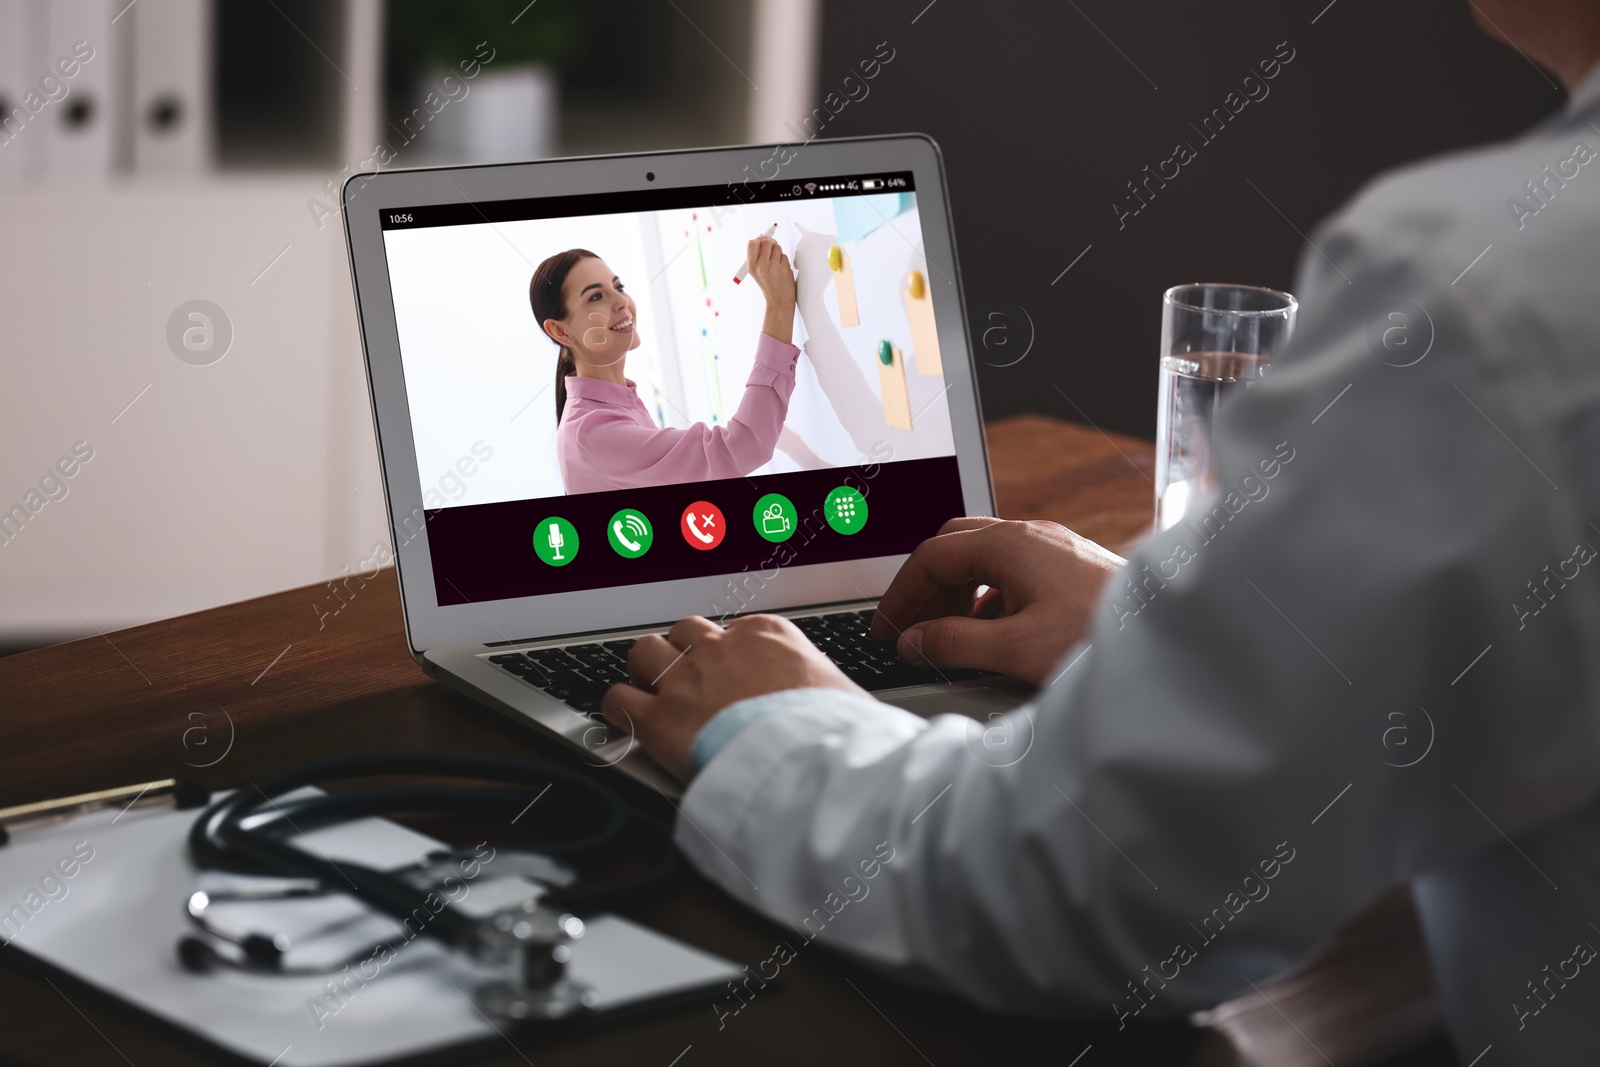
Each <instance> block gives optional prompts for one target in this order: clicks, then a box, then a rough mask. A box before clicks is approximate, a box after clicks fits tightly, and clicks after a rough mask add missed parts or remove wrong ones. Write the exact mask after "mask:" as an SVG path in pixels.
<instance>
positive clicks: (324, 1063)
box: [0, 808, 744, 1067]
mask: <svg viewBox="0 0 1600 1067" xmlns="http://www.w3.org/2000/svg"><path fill="white" fill-rule="evenodd" d="M198 814H199V812H198V811H194V810H190V811H178V810H172V809H170V808H132V809H128V810H116V809H105V810H99V811H93V812H90V813H87V814H83V815H78V816H76V817H73V818H69V819H66V820H63V821H59V822H55V823H52V824H50V825H46V826H32V827H27V828H21V829H16V830H14V833H13V836H12V839H11V841H10V843H9V844H7V845H5V846H4V847H0V941H5V942H7V943H8V944H9V946H10V948H12V949H15V950H16V951H17V952H18V953H19V954H20V955H21V958H22V959H24V960H26V961H28V962H30V963H32V964H34V965H36V966H37V967H38V968H40V969H42V970H44V971H45V973H46V974H60V975H64V976H66V977H68V978H70V979H72V980H75V981H76V982H79V983H82V984H83V985H87V986H90V987H92V988H94V989H96V990H97V991H99V992H101V993H104V994H106V995H108V996H110V997H113V998H116V999H117V1000H120V1001H122V1002H123V1003H124V1004H125V1005H127V1006H129V1007H131V1008H133V1009H136V1010H137V1011H139V1012H142V1013H144V1014H146V1015H148V1016H152V1017H154V1018H155V1019H156V1020H158V1021H159V1022H160V1023H162V1024H165V1026H166V1027H167V1028H169V1029H176V1030H179V1031H183V1032H185V1033H186V1035H187V1036H188V1037H189V1038H190V1039H191V1040H198V1041H199V1042H201V1043H203V1044H205V1045H207V1046H210V1047H211V1048H213V1049H215V1050H219V1051H221V1052H223V1053H225V1054H227V1055H228V1056H229V1057H230V1058H232V1059H234V1060H235V1061H237V1062H245V1063H259V1064H275V1065H276V1067H336V1065H347V1064H366V1063H378V1062H390V1061H393V1060H395V1059H400V1058H408V1057H416V1056H425V1055H429V1054H438V1053H442V1052H444V1051H446V1050H449V1049H452V1048H454V1047H456V1046H460V1045H462V1044H465V1043H478V1042H494V1043H499V1042H501V1041H502V1040H503V1038H502V1036H501V1034H500V1032H499V1031H498V1030H497V1029H496V1028H495V1025H494V1024H491V1023H490V1022H489V1021H488V1020H487V1019H485V1018H484V1017H483V1016H482V1015H481V1014H480V1013H479V1011H478V1009H477V1007H476V1006H475V1005H474V1004H473V1002H472V1000H471V992H472V990H473V988H474V986H475V985H476V984H477V983H478V982H479V981H481V980H482V979H483V978H484V977H486V975H485V974H484V973H483V972H481V971H478V970H476V969H475V968H474V967H473V966H472V965H471V964H470V963H468V962H467V961H465V960H463V959H461V958H459V957H458V956H457V955H456V954H454V953H451V952H449V951H447V950H446V949H445V948H444V947H443V946H441V945H439V944H437V943H436V942H434V941H432V939H429V938H421V937H419V938H417V939H415V940H414V941H411V942H409V943H408V944H406V945H405V946H404V947H403V948H402V949H400V951H399V952H397V953H396V958H395V961H394V962H393V963H391V964H390V965H389V966H388V967H386V968H384V969H382V970H381V971H380V972H379V973H378V975H377V976H376V977H375V978H373V979H372V980H370V981H367V982H365V983H364V984H361V985H359V986H358V985H356V984H353V983H346V984H347V985H348V990H347V992H346V994H345V996H344V997H343V998H342V1005H341V1006H340V1007H339V1008H338V1010H336V1011H334V1012H333V1013H332V1014H331V1015H329V1014H328V1013H327V1012H326V1011H324V1012H323V1013H322V1014H321V1016H320V1018H319V1015H318V1013H317V1012H315V1011H313V1010H312V1008H311V1007H310V1005H311V1004H312V1002H313V1001H314V1000H317V999H322V1000H323V1002H324V1004H327V1003H328V1001H327V999H326V998H327V997H328V991H327V989H326V988H325V986H324V983H325V982H326V981H327V980H328V978H329V977H331V976H328V975H312V976H277V975H263V974H253V973H245V972H241V971H236V970H231V969H222V970H218V971H214V972H212V973H210V974H204V975H196V974H191V973H189V972H188V971H185V970H184V969H183V968H182V967H181V966H180V965H179V963H178V959H177V955H176V952H175V951H174V949H175V946H176V944H177V941H178V939H179V938H180V937H181V936H183V935H184V934H185V933H188V932H190V931H191V930H192V927H191V926H190V925H189V922H188V920H187V918H186V917H185V915H184V908H183V905H184V902H185V900H187V898H188V896H189V894H190V893H192V892H193V891H194V890H195V889H196V888H197V887H198V884H199V883H198V881H197V879H198V878H199V877H200V876H199V875H198V873H197V872H196V870H195V868H194V866H193V865H192V864H191V863H190V861H189V858H188V854H187V849H186V841H185V839H186V837H187V835H188V832H189V828H190V826H191V825H193V822H194V820H195V818H196V817H197V816H198ZM305 842H306V844H305V846H304V847H309V848H315V849H319V850H321V851H322V852H323V853H324V854H326V855H328V856H330V857H332V858H333V859H334V860H335V861H337V860H339V859H346V860H349V861H351V862H360V863H367V864H373V865H377V866H382V867H392V866H398V865H401V864H404V863H409V862H413V861H415V860H417V859H420V858H421V857H422V856H424V855H426V854H427V853H429V852H431V851H434V850H435V849H438V848H441V847H443V846H442V844H441V843H440V842H438V841H436V840H434V839H433V838H430V837H427V836H425V835H423V834H419V833H416V832H414V831H412V830H409V829H407V828H405V827H403V826H400V825H399V824H397V823H393V822H390V821H389V820H387V819H378V818H373V819H361V820H357V821H353V822H349V823H343V824H340V825H337V826H330V827H327V828H326V829H322V830H313V831H311V832H310V833H309V834H307V835H305ZM64 860H65V861H66V862H65V863H63V861H64ZM492 867H493V863H492V862H490V863H488V864H486V865H485V874H484V878H488V877H489V874H488V872H489V871H490V870H491V869H492ZM68 870H71V871H72V874H71V875H70V876H68V875H67V874H66V871H68ZM207 876H208V877H209V875H207ZM223 877H237V876H223ZM46 879H48V882H47V881H46ZM502 881H504V880H503V879H502ZM522 884H523V886H524V887H525V888H524V889H523V891H522V897H523V899H525V898H526V897H527V896H530V895H533V894H534V893H535V892H536V890H535V889H534V887H533V886H532V884H531V883H526V882H524V883H522ZM479 888H481V889H482V890H483V893H482V894H481V895H480V896H479V906H480V907H484V908H486V910H488V911H493V910H494V908H495V907H496V906H503V904H502V902H504V903H510V902H511V901H509V900H505V897H506V894H507V887H506V886H504V885H502V886H499V887H498V889H496V890H495V891H493V892H491V891H490V890H491V883H490V882H488V881H484V882H482V884H481V885H480V886H479ZM512 895H513V896H514V895H515V894H514V893H513V894H512ZM340 899H343V898H340ZM347 903H348V904H349V905H350V906H352V907H354V908H356V909H358V910H364V909H362V906H361V905H357V904H354V902H353V901H349V902H347ZM471 904H472V895H470V894H469V895H468V896H467V897H465V898H464V899H463V900H462V901H461V906H462V907H463V909H464V910H468V911H471V910H472V908H471V907H469V905H471ZM35 908H36V909H37V910H35ZM17 909H20V916H21V917H19V913H18V910H17ZM367 914H368V916H369V918H368V919H367V920H366V921H369V922H370V921H379V922H391V920H388V919H387V918H386V917H382V916H376V915H373V914H372V913H367ZM7 920H9V921H7ZM395 928H396V929H398V927H397V926H396V927H395ZM571 950H572V958H571V961H570V963H569V964H568V973H569V975H570V976H571V977H573V978H574V979H577V980H579V981H582V982H584V983H585V984H587V985H589V986H590V987H591V988H593V989H594V991H595V993H596V995H597V999H596V1002H595V1004H594V1009H593V1011H592V1012H591V1013H590V1014H589V1015H587V1016H584V1017H581V1018H582V1019H583V1020H585V1021H584V1022H579V1023H577V1025H603V1024H604V1023H605V1021H606V1020H607V1019H613V1018H620V1017H622V1016H624V1015H630V1014H633V1013H635V1012H637V1011H640V1010H644V1009H646V1008H649V1007H653V1006H659V1005H663V1004H665V1003H668V1002H683V1001H685V1000H688V1001H690V1002H692V1001H693V1000H694V999H695V998H696V995H697V994H698V995H703V996H705V998H706V1001H707V1003H710V1002H711V1001H712V1000H714V999H716V998H717V997H718V996H720V995H723V994H722V993H721V992H720V990H721V988H722V987H723V985H724V983H726V982H728V981H731V980H733V979H737V978H743V977H744V974H743V972H742V971H741V970H740V968H738V967H735V966H734V965H733V964H732V963H731V962H729V961H727V960H725V959H722V958H720V957H717V956H713V955H711V954H709V953H706V952H702V951H700V950H698V949H695V948H692V947H690V946H688V945H685V944H683V943H681V942H679V941H676V940H674V939H672V938H669V937H665V936H663V935H661V934H658V933H656V932H654V931H652V930H650V929H648V928H646V927H643V926H640V925H638V924H636V923H633V922H630V921H629V920H627V919H623V918H621V917H619V916H614V915H602V916H595V917H593V918H592V920H590V921H589V922H588V923H587V930H586V932H585V935H584V937H583V938H581V939H579V940H578V941H575V942H573V943H572V945H571ZM319 1023H320V1024H321V1025H320V1026H319ZM502 1025H503V1024H502ZM561 1025H570V1024H561ZM485 1047H490V1046H489V1045H487V1044H486V1045H485Z"/></svg>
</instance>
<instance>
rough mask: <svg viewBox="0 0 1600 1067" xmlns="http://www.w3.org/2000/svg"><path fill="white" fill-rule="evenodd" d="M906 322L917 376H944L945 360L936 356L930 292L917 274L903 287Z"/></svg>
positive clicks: (935, 337)
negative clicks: (909, 325)
mask: <svg viewBox="0 0 1600 1067" xmlns="http://www.w3.org/2000/svg"><path fill="white" fill-rule="evenodd" d="M904 292H905V298H906V318H907V319H908V320H909V321H910V323H911V353H912V358H914V359H915V360H916V361H917V373H918V374H922V375H928V376H939V377H942V376H943V375H944V360H943V359H942V358H941V357H940V355H939V330H938V328H937V327H935V326H934V323H933V290H932V288H931V287H930V286H929V285H928V283H927V280H926V279H925V278H924V277H923V274H922V272H921V271H919V270H914V271H912V272H911V273H910V274H908V275H907V276H906V284H905V286H904Z"/></svg>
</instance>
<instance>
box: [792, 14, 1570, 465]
mask: <svg viewBox="0 0 1600 1067" xmlns="http://www.w3.org/2000/svg"><path fill="white" fill-rule="evenodd" d="M1325 5H1327V0H1292V2H1284V0H1226V2H1218V0H1213V2H1209V3H1177V2H1173V0H1166V2H1159V0H1075V2H1073V0H1050V2H1044V0H982V2H977V0H937V2H935V3H934V4H932V5H931V6H929V5H928V0H884V2H878V3H870V4H866V3H861V2H859V0H825V5H824V19H823V47H822V67H821V80H820V83H819V89H818V92H819V95H820V94H821V93H824V92H826V91H828V90H829V89H832V88H836V87H837V86H838V84H839V82H840V81H842V79H843V78H844V77H845V75H847V74H849V73H850V72H851V71H852V69H853V68H854V67H855V65H856V64H857V62H858V61H859V60H860V59H862V58H865V57H868V56H870V55H871V54H872V52H873V50H874V48H875V46H876V45H877V44H878V42H880V41H887V42H889V44H890V46H891V47H893V48H894V50H895V56H894V59H893V60H892V61H891V62H890V63H889V64H888V65H887V66H886V67H884V68H883V69H882V71H881V72H880V73H879V75H878V76H877V78H876V79H874V80H873V81H872V82H871V83H869V84H870V92H869V94H868V95H867V96H866V97H865V98H864V99H862V100H860V101H858V102H855V103H851V104H848V105H847V106H846V107H845V108H844V109H843V110H842V111H841V112H840V113H839V114H838V116H837V117H836V118H835V119H833V121H832V122H830V123H829V125H828V127H827V131H826V135H827V136H850V135H856V134H869V133H892V132H901V131H907V130H916V131H921V132H924V133H927V134H930V135H932V136H933V137H934V139H935V140H937V141H938V142H939V144H940V146H941V147H942V148H943V150H944V156H945V164H946V167H947V169H948V174H949V182H950V197H951V204H952V210H953V212H954V217H955V227H956V240H957V244H958V248H959V250H960V257H961V268H962V275H963V281H964V283H965V288H966V296H967V303H968V310H969V314H970V316H971V325H972V328H973V335H974V339H975V341H977V340H978V339H979V338H980V336H981V334H982V333H983V331H984V330H985V328H986V327H992V326H1000V325H1002V324H1003V325H1005V327H1006V329H1005V330H1004V331H995V332H991V333H990V335H989V340H990V342H991V347H990V350H989V351H988V352H987V353H985V352H984V349H983V348H979V349H978V351H979V352H980V353H981V354H984V355H986V356H987V358H989V359H990V360H992V361H994V362H1003V361H1006V360H1009V359H1010V358H1011V357H1012V356H1014V355H1015V354H1016V353H1017V352H1019V351H1021V347H1020V346H1021V345H1022V344H1023V343H1024V342H1025V340H1026V338H1025V336H1024V335H1025V333H1026V331H1027V329H1028V327H1027V320H1028V319H1031V321H1032V325H1033V329H1034V339H1033V346H1032V349H1031V350H1030V351H1029V353H1028V355H1027V357H1026V358H1024V359H1023V360H1021V361H1020V362H1018V363H1016V364H1015V365H1012V366H1005V367H999V366H983V367H981V371H980V382H981V387H982V395H983V406H984V411H985V414H986V415H987V416H988V417H989V418H997V417H1001V416H1005V415H1011V414H1016V413H1019V412H1027V411H1037V412H1044V413H1047V414H1052V415H1057V416H1060V417H1063V418H1068V419H1074V420H1076V421H1080V422H1082V421H1089V420H1092V421H1093V422H1094V423H1096V424H1098V425H1100V426H1101V427H1103V428H1107V429H1116V430H1121V431H1124V432H1127V433H1133V434H1138V435H1141V436H1144V437H1151V436H1154V433H1155V405H1156V348H1157V344H1158V342H1159V337H1160V304H1161V293H1162V292H1163V290H1165V289H1166V288H1167V287H1168V286H1171V285H1174V284H1177V283H1179V282H1186V281H1232V282H1248V283H1252V284H1257V285H1267V286H1272V287H1274V288H1288V287H1289V286H1290V284H1291V280H1292V277H1293V267H1294V263H1295V260H1296V257H1297V255H1298V253H1299V250H1300V248H1301V246H1302V240H1301V238H1300V236H1299V235H1298V234H1297V233H1296V232H1295V228H1296V227H1298V228H1299V229H1300V230H1301V231H1304V232H1307V233H1309V232H1310V230H1311V228H1312V226H1313V225H1314V224H1315V223H1316V222H1317V221H1318V220H1319V219H1321V218H1322V217H1323V216H1325V215H1327V214H1329V213H1330V212H1331V211H1332V210H1333V209H1334V208H1336V207H1337V206H1338V205H1339V204H1340V203H1342V202H1343V201H1344V200H1346V199H1347V198H1348V197H1349V196H1350V195H1351V194H1352V193H1353V192H1355V191H1356V190H1357V189H1358V188H1359V187H1360V186H1361V185H1362V184H1363V183H1364V182H1365V181H1366V180H1367V179H1368V178H1369V177H1371V176H1372V175H1374V174H1376V173H1377V172H1379V171H1382V170H1384V169H1386V168H1389V167H1393V166H1395V165H1397V164H1401V163H1405V162H1408V161H1411V160H1416V159H1419V158H1421V157H1424V156H1428V155H1433V154H1436V153H1438V152H1441V151H1445V150H1449V149H1453V148H1458V147H1462V146H1466V145H1471V144H1477V143H1482V142H1485V141H1490V140H1495V139H1499V138H1503V137H1507V136H1509V135H1511V134H1513V133H1515V132H1516V131H1518V130H1520V129H1522V128H1524V127H1526V126H1528V125H1529V124H1531V123H1532V122H1534V121H1535V120H1537V119H1538V118H1540V117H1541V116H1543V115H1545V114H1548V113H1549V112H1551V111H1552V110H1554V109H1555V108H1557V107H1559V106H1560V104H1561V102H1562V101H1563V100H1564V96H1563V94H1561V93H1560V92H1558V91H1557V89H1556V88H1555V87H1554V85H1553V84H1552V82H1551V81H1549V80H1547V79H1546V77H1545V75H1544V74H1542V73H1541V72H1540V71H1538V70H1536V69H1535V68H1534V67H1532V66H1531V65H1530V64H1529V63H1528V62H1527V61H1526V60H1524V59H1523V58H1522V57H1520V56H1519V55H1517V54H1516V53H1515V52H1513V51H1511V50H1510V49H1509V48H1507V47H1505V46H1503V45H1501V44H1498V43H1495V42H1492V41H1490V40H1489V39H1488V38H1486V37H1484V36H1483V35H1482V34H1481V33H1480V32H1479V31H1478V30H1477V29H1476V27H1475V26H1474V25H1473V23H1472V21H1471V18H1470V17H1469V11H1470V9H1469V7H1468V5H1467V3H1466V0H1406V2H1405V3H1396V2H1394V0H1336V2H1335V3H1334V4H1332V5H1331V6H1329V7H1327V8H1326V10H1324V8H1325ZM919 12H920V15H919ZM1319 12H1321V14H1320V16H1319ZM913 19H915V20H916V21H915V22H913V21H912V20H913ZM1313 19H1315V20H1316V21H1315V22H1314V23H1313ZM1090 20H1093V22H1092V24H1091V21H1090ZM1285 41H1286V42H1288V49H1293V56H1294V58H1293V59H1292V60H1291V61H1290V62H1289V63H1288V64H1286V65H1284V66H1282V68H1281V69H1280V70H1279V71H1278V73H1277V76H1276V77H1275V78H1273V79H1272V80H1271V81H1269V82H1266V83H1265V85H1266V89H1267V93H1268V95H1266V96H1265V97H1264V98H1263V99H1260V100H1259V101H1256V102H1252V103H1248V104H1247V105H1246V106H1244V107H1243V109H1242V110H1240V111H1239V113H1238V114H1237V115H1236V116H1234V117H1233V118H1232V120H1231V121H1230V122H1229V123H1228V125H1227V126H1226V127H1225V128H1223V129H1222V131H1221V132H1220V133H1219V134H1217V135H1216V137H1215V139H1214V140H1212V141H1211V142H1210V143H1206V142H1205V141H1204V140H1203V139H1202V138H1201V136H1200V135H1199V134H1198V133H1197V132H1196V131H1195V130H1194V129H1192V128H1191V127H1190V125H1189V123H1190V122H1193V123H1195V124H1196V125H1199V124H1200V123H1201V120H1202V118H1203V117H1204V116H1205V115H1206V114H1208V113H1210V111H1211V109H1212V108H1215V107H1221V106H1223V105H1224V98H1225V97H1226V96H1227V95H1228V94H1229V93H1230V92H1231V91H1235V90H1240V89H1241V85H1242V83H1243V81H1244V79H1245V77H1246V76H1247V75H1249V74H1251V73H1252V72H1255V71H1256V68H1257V63H1258V62H1259V61H1260V60H1264V59H1271V58H1272V57H1273V55H1274V53H1275V52H1276V51H1278V50H1279V49H1278V46H1279V43H1280V42H1285ZM1284 52H1285V54H1287V49H1285V50H1284ZM1136 66H1137V69H1136ZM1251 90H1252V91H1253V92H1254V93H1256V94H1257V95H1260V93H1261V89H1260V88H1257V87H1256V86H1255V84H1254V83H1252V86H1251ZM1241 95H1242V93H1241ZM1235 106H1237V105H1235ZM1179 141H1186V142H1188V143H1189V144H1190V145H1192V146H1193V147H1194V148H1195V149H1196V150H1197V152H1196V155H1195V158H1194V159H1193V160H1191V161H1190V162H1189V163H1188V164H1187V165H1184V166H1182V167H1181V168H1180V170H1179V174H1178V176H1177V177H1176V178H1174V179H1173V180H1171V181H1170V182H1168V183H1167V185H1166V188H1165V189H1160V190H1159V191H1158V192H1157V193H1156V195H1155V197H1154V198H1153V199H1151V200H1150V201H1149V203H1148V206H1146V207H1145V208H1144V209H1143V210H1142V211H1141V212H1140V213H1139V214H1138V215H1136V216H1132V217H1129V218H1126V219H1124V220H1122V222H1121V228H1120V229H1119V220H1118V216H1117V212H1116V210H1115V208H1114V207H1113V205H1114V204H1115V203H1118V202H1124V201H1125V200H1126V198H1127V196H1128V191H1127V188H1126V183H1127V182H1128V181H1130V180H1132V179H1136V178H1139V179H1142V178H1143V177H1144V175H1143V168H1144V167H1145V166H1146V165H1149V166H1150V167H1152V168H1155V167H1156V166H1157V164H1158V163H1160V161H1162V160H1164V159H1166V158H1168V157H1169V156H1171V155H1172V154H1173V148H1174V146H1175V144H1176V143H1177V142H1179ZM1168 173H1171V168H1170V165H1169V167H1168ZM1252 182H1253V183H1254V184H1255V185H1256V186H1257V187H1259V190H1260V192H1257V190H1256V189H1253V188H1251V184H1250V183H1252ZM1024 186H1026V188H1027V191H1026V192H1025V191H1023V189H1024ZM1263 194H1264V196H1265V197H1266V198H1270V200H1271V203H1270V204H1269V203H1268V201H1267V199H1265V198H1264V196H1263ZM1128 203H1131V204H1136V203H1137V202H1134V201H1128ZM1273 205H1276V208H1277V210H1274V206H1273ZM1019 208H1020V209H1022V210H1019ZM1279 211H1281V212H1282V214H1281V215H1280V214H1279ZM1284 216H1287V220H1286V219H1285V217H1284ZM1019 217H1020V218H1021V219H1023V220H1025V221H1022V222H1020V223H1019V221H1018V219H1019ZM1086 246H1092V248H1090V251H1089V252H1088V253H1087V254H1085V255H1084V256H1083V258H1082V259H1081V260H1079V261H1078V263H1077V264H1076V266H1074V267H1073V268H1072V269H1071V271H1069V272H1068V273H1067V274H1066V275H1065V276H1061V271H1062V270H1063V269H1064V268H1065V267H1066V266H1067V265H1068V264H1069V263H1071V262H1072V260H1073V258H1074V257H1076V256H1077V255H1078V254H1079V253H1080V252H1082V251H1083V249H1084V248H1085V247H1086ZM1058 277H1059V281H1055V282H1053V281H1052V280H1053V279H1057V278H1058ZM991 313H998V314H999V315H1001V316H1002V317H1001V318H993V317H991ZM1002 339H1007V340H1009V341H1010V342H1011V344H1010V345H1009V347H1001V346H999V345H998V342H999V341H1001V340H1002ZM1063 394H1065V395H1063ZM1068 398H1070V399H1068ZM1074 405H1076V407H1074Z"/></svg>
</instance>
